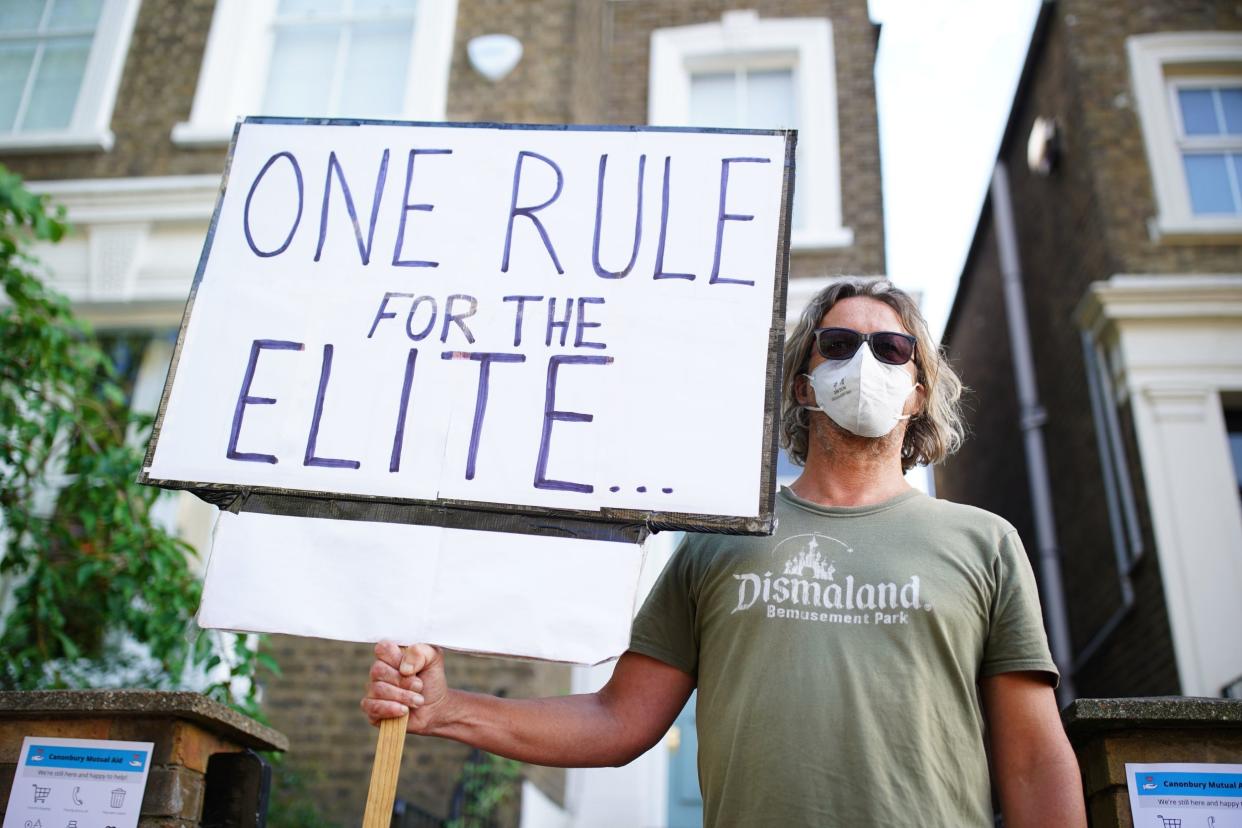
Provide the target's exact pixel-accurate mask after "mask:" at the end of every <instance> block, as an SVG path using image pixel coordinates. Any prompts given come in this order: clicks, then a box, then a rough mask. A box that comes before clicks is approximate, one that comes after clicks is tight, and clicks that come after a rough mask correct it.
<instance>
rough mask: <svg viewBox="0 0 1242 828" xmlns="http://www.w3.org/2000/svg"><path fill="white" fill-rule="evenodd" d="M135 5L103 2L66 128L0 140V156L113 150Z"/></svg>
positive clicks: (124, 0) (134, 0) (122, 0)
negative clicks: (114, 118)
mask: <svg viewBox="0 0 1242 828" xmlns="http://www.w3.org/2000/svg"><path fill="white" fill-rule="evenodd" d="M139 2H140V0H104V3H103V8H102V9H101V10H100V13H99V22H98V23H97V24H96V26H95V35H94V38H93V39H92V40H91V49H90V52H89V54H88V55H87V58H86V68H85V71H84V72H83V73H82V86H81V87H80V88H79V89H78V100H77V103H76V104H75V105H74V107H73V115H72V117H71V118H70V119H69V126H67V127H65V128H64V129H47V130H39V131H37V132H16V133H12V132H10V133H2V134H0V151H3V152H9V153H21V152H47V151H53V152H74V151H98V150H103V151H105V152H106V151H107V150H110V149H112V145H113V144H114V143H115V140H116V139H115V136H114V135H113V134H112V129H111V125H112V110H113V107H114V106H115V104H116V93H117V88H118V87H119V86H120V84H121V70H122V69H123V68H124V66H125V56H126V55H127V54H128V53H129V41H130V38H131V37H132V36H133V33H134V21H135V20H136V19H137V18H138V6H139Z"/></svg>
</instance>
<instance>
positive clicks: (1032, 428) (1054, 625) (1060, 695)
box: [991, 161, 1076, 707]
mask: <svg viewBox="0 0 1242 828" xmlns="http://www.w3.org/2000/svg"><path fill="white" fill-rule="evenodd" d="M991 191H992V218H993V221H994V222H995V225H996V240H997V245H998V247H999V248H1000V269H1001V283H1002V285H1003V286H1004V291H1005V320H1006V322H1007V323H1008V327H1009V347H1010V350H1011V351H1012V352H1013V374H1014V380H1015V381H1016V383H1017V386H1018V410H1019V418H1020V419H1019V427H1020V428H1021V429H1022V443H1023V447H1024V448H1025V450H1026V469H1027V482H1028V487H1029V488H1030V492H1031V511H1032V513H1033V516H1034V519H1035V542H1036V547H1037V554H1036V560H1037V563H1038V568H1039V575H1040V579H1039V580H1040V586H1042V587H1043V596H1042V597H1043V605H1044V618H1045V620H1046V621H1047V624H1048V644H1049V646H1050V647H1051V649H1052V660H1053V661H1054V662H1056V665H1057V669H1058V670H1060V672H1061V684H1060V686H1059V687H1058V688H1057V700H1058V702H1059V703H1060V705H1061V707H1065V706H1066V705H1067V704H1069V703H1070V702H1071V701H1073V700H1074V698H1075V695H1076V694H1075V693H1074V679H1073V650H1072V645H1071V643H1070V636H1069V622H1068V620H1067V618H1068V616H1067V614H1066V611H1065V590H1064V587H1063V586H1062V581H1061V560H1060V554H1059V551H1058V548H1057V530H1056V523H1055V521H1054V520H1053V515H1052V488H1051V485H1050V483H1049V481H1048V463H1047V458H1046V455H1045V452H1044V432H1043V426H1044V423H1045V422H1046V421H1047V419H1048V417H1047V414H1046V413H1045V411H1044V409H1043V406H1041V405H1040V403H1039V391H1038V389H1037V388H1036V387H1035V361H1034V359H1033V357H1032V356H1031V336H1030V330H1029V329H1028V327H1027V321H1026V300H1025V298H1024V296H1023V293H1022V265H1021V264H1020V263H1019V261H1018V236H1017V232H1016V230H1015V229H1014V221H1013V204H1012V202H1011V200H1010V194H1009V176H1008V174H1007V173H1006V171H1005V166H1004V164H1002V163H1001V162H1000V161H997V163H996V169H995V170H994V171H993V173H992V186H991Z"/></svg>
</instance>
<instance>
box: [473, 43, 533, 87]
mask: <svg viewBox="0 0 1242 828" xmlns="http://www.w3.org/2000/svg"><path fill="white" fill-rule="evenodd" d="M466 56H467V57H468V58H470V65H471V66H473V67H474V70H475V71H476V72H478V73H479V74H480V75H482V76H483V77H485V78H487V79H488V80H490V81H492V82H493V83H494V82H496V81H498V80H500V79H501V78H503V77H504V76H505V75H507V74H509V73H510V72H512V71H513V67H515V66H517V65H518V61H519V60H521V59H522V41H520V40H518V39H517V38H516V37H514V36H513V35H507V34H487V35H479V36H478V37H473V38H471V39H470V42H469V43H467V44H466Z"/></svg>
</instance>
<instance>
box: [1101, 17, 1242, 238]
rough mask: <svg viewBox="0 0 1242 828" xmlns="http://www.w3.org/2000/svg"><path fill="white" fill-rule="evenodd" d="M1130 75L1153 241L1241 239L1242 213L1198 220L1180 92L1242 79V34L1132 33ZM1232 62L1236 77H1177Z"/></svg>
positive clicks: (1128, 44)
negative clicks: (1151, 195)
mask: <svg viewBox="0 0 1242 828" xmlns="http://www.w3.org/2000/svg"><path fill="white" fill-rule="evenodd" d="M1126 51H1127V52H1128V54H1129V59H1130V74H1131V80H1132V82H1133V87H1134V99H1135V103H1136V105H1137V109H1138V116H1139V123H1140V125H1141V126H1142V131H1143V143H1144V145H1145V147H1146V150H1147V163H1148V166H1149V167H1150V169H1151V177H1152V186H1153V188H1154V190H1155V196H1156V215H1155V217H1154V218H1153V219H1152V221H1151V225H1150V231H1151V236H1152V238H1153V239H1157V240H1160V239H1165V240H1170V241H1177V240H1179V239H1188V240H1194V239H1196V238H1200V239H1201V238H1202V237H1203V236H1205V235H1214V234H1221V235H1228V236H1238V235H1242V215H1238V216H1221V215H1209V216H1197V215H1195V214H1194V211H1193V210H1192V209H1191V204H1190V191H1189V188H1188V186H1187V183H1186V175H1185V171H1184V169H1183V166H1182V147H1183V143H1184V142H1183V139H1182V137H1181V132H1182V130H1181V111H1180V107H1179V106H1178V103H1177V93H1176V89H1177V88H1178V87H1179V86H1181V87H1185V86H1188V85H1191V84H1195V85H1198V84H1199V82H1200V80H1212V81H1214V82H1215V84H1216V85H1220V84H1222V83H1224V84H1233V83H1237V82H1238V80H1239V79H1242V32H1175V33H1173V32H1163V33H1158V34H1146V35H1134V36H1132V37H1130V38H1127V40H1126ZM1222 63H1223V64H1231V65H1236V66H1237V68H1238V74H1237V75H1232V74H1230V75H1217V74H1214V75H1213V76H1212V77H1211V78H1206V77H1203V78H1200V77H1199V76H1192V75H1179V74H1178V67H1183V66H1193V65H1195V64H1222Z"/></svg>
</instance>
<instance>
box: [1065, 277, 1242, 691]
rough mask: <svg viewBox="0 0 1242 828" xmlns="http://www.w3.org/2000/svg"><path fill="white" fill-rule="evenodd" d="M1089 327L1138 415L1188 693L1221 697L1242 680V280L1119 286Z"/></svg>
mask: <svg viewBox="0 0 1242 828" xmlns="http://www.w3.org/2000/svg"><path fill="white" fill-rule="evenodd" d="M1078 319H1079V322H1080V324H1081V325H1083V326H1084V327H1086V328H1088V329H1090V330H1092V331H1093V332H1094V333H1095V335H1096V337H1097V339H1098V340H1099V341H1100V342H1101V343H1103V344H1104V346H1105V348H1106V349H1107V353H1108V361H1109V367H1110V371H1111V374H1112V378H1113V382H1114V384H1115V386H1116V388H1117V392H1118V398H1119V399H1128V400H1129V402H1130V407H1131V411H1132V412H1133V417H1134V428H1135V435H1136V438H1137V442H1138V449H1139V455H1140V458H1141V461H1142V467H1143V481H1144V483H1145V484H1146V489H1147V502H1148V507H1149V510H1150V515H1151V522H1152V529H1153V532H1154V535H1155V546H1156V554H1157V558H1158V560H1159V564H1160V573H1161V576H1162V578H1163V580H1164V593H1165V601H1166V604H1167V607H1168V615H1169V625H1170V627H1171V630H1172V634H1173V645H1174V650H1175V656H1176V661H1177V667H1178V673H1179V676H1180V679H1181V685H1182V686H1181V691H1182V693H1183V694H1185V695H1190V696H1218V695H1220V693H1221V690H1222V688H1223V687H1224V686H1225V685H1226V684H1227V683H1229V682H1231V681H1234V680H1236V679H1237V677H1238V676H1239V675H1242V649H1239V647H1238V646H1237V631H1238V630H1239V629H1242V602H1240V601H1238V598H1237V596H1238V595H1240V594H1242V554H1239V550H1242V505H1240V504H1239V499H1238V490H1237V482H1236V478H1235V476H1234V475H1235V473H1234V469H1233V465H1232V463H1233V461H1232V457H1231V455H1230V451H1229V445H1228V437H1227V434H1226V430H1225V421H1224V412H1223V410H1222V407H1221V395H1222V393H1224V392H1232V391H1239V390H1242V273H1238V274H1213V275H1202V274H1191V275H1159V276H1145V275H1129V274H1124V275H1116V276H1113V277H1111V278H1110V279H1108V280H1106V281H1104V282H1096V283H1095V284H1093V285H1092V286H1091V287H1090V288H1089V289H1088V291H1087V294H1086V296H1085V297H1084V298H1083V302H1082V304H1081V306H1080V308H1079V312H1078Z"/></svg>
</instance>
